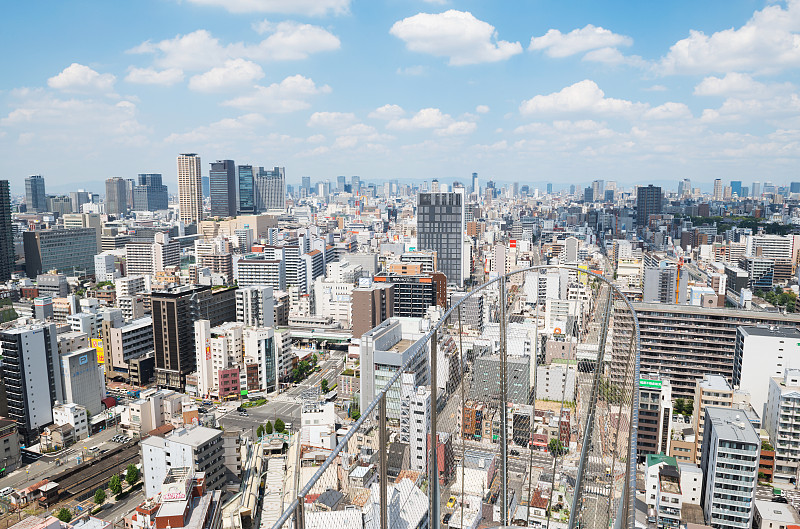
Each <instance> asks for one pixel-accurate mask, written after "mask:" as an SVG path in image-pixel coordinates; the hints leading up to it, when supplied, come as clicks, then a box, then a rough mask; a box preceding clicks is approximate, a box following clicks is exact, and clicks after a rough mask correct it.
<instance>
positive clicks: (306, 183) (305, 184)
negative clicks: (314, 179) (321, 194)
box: [302, 176, 311, 196]
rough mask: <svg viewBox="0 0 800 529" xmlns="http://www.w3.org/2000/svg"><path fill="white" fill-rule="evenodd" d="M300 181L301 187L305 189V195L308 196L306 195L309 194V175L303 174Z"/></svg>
mask: <svg viewBox="0 0 800 529" xmlns="http://www.w3.org/2000/svg"><path fill="white" fill-rule="evenodd" d="M302 181H303V185H302V188H303V189H304V190H305V192H306V196H308V195H310V194H311V177H310V176H304V177H303V178H302Z"/></svg>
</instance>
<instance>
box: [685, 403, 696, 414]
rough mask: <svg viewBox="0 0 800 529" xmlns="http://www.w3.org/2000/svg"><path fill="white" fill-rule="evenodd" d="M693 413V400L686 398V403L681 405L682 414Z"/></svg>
mask: <svg viewBox="0 0 800 529" xmlns="http://www.w3.org/2000/svg"><path fill="white" fill-rule="evenodd" d="M693 413H694V400H692V399H687V400H686V403H685V404H684V405H683V414H684V415H691V414H693Z"/></svg>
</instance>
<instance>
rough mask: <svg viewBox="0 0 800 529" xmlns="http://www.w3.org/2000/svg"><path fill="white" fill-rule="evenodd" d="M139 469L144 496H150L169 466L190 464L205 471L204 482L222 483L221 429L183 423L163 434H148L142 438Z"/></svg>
mask: <svg viewBox="0 0 800 529" xmlns="http://www.w3.org/2000/svg"><path fill="white" fill-rule="evenodd" d="M141 450H142V471H143V474H144V492H145V496H146V497H148V498H152V497H154V496H155V495H157V494H158V493H159V492H160V491H161V484H162V483H164V478H166V476H167V472H169V470H170V469H171V468H181V467H185V468H190V469H192V470H193V471H194V472H195V473H197V472H205V477H206V486H207V488H208V489H209V490H215V489H218V488H220V487H221V486H222V484H223V483H222V481H223V476H224V473H225V465H224V454H223V447H222V430H217V429H213V428H205V427H203V426H184V427H181V428H178V429H177V430H173V431H172V432H170V433H168V434H167V435H166V436H165V437H158V436H151V437H148V438H147V439H145V440H144V441H142V443H141Z"/></svg>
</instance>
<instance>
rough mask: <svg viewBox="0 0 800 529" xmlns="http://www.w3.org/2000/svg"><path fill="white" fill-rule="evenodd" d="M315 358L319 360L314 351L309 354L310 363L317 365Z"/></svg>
mask: <svg viewBox="0 0 800 529" xmlns="http://www.w3.org/2000/svg"><path fill="white" fill-rule="evenodd" d="M317 360H319V358H318V357H317V355H316V353H315V354H313V355H311V365H312V366H315V365H317Z"/></svg>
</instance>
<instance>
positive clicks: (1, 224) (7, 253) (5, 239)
mask: <svg viewBox="0 0 800 529" xmlns="http://www.w3.org/2000/svg"><path fill="white" fill-rule="evenodd" d="M13 271H14V232H13V231H12V229H11V188H10V187H9V185H8V180H0V282H6V281H8V280H9V279H11V272H13Z"/></svg>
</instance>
